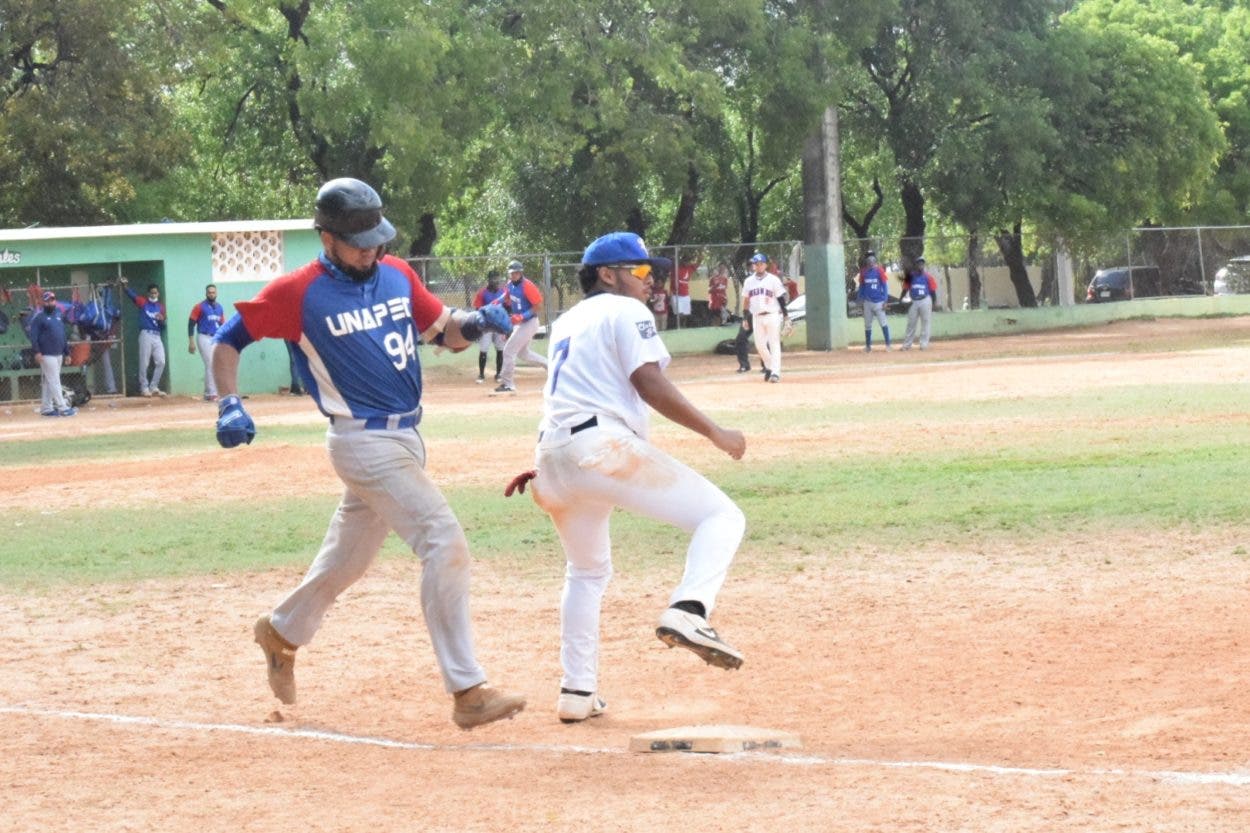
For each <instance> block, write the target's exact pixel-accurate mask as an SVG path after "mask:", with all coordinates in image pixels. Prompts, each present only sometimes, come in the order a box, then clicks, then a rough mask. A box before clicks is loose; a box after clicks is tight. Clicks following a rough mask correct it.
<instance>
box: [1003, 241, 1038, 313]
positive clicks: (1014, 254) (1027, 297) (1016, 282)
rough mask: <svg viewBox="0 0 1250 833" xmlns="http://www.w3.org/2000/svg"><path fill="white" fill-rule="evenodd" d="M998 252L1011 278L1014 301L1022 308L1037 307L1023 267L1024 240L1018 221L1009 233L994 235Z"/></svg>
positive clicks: (1031, 285) (1025, 268) (1027, 272)
mask: <svg viewBox="0 0 1250 833" xmlns="http://www.w3.org/2000/svg"><path fill="white" fill-rule="evenodd" d="M994 242H995V243H997V244H998V251H999V252H1001V253H1002V256H1003V262H1005V263H1006V264H1007V273H1008V275H1010V276H1011V285H1012V286H1014V287H1015V288H1016V300H1017V301H1019V302H1020V306H1022V307H1035V306H1037V295H1035V294H1034V293H1033V284H1032V283H1031V282H1030V281H1029V270H1028V267H1027V266H1025V265H1024V240H1023V235H1022V234H1021V232H1020V221H1019V220H1016V224H1015V225H1014V226H1012V228H1011V231H1000V232H999V233H998V234H996V235H994Z"/></svg>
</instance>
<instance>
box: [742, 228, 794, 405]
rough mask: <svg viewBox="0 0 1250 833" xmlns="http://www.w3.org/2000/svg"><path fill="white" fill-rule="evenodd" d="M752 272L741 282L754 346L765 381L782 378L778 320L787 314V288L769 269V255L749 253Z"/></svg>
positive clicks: (781, 319)
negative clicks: (758, 355) (762, 365)
mask: <svg viewBox="0 0 1250 833" xmlns="http://www.w3.org/2000/svg"><path fill="white" fill-rule="evenodd" d="M751 272H752V273H751V274H750V275H749V276H748V277H747V279H746V280H745V281H743V283H742V303H743V304H744V305H745V306H746V309H745V310H743V312H744V313H745V314H748V315H750V316H751V330H752V332H753V333H754V334H755V350H756V352H757V353H759V354H760V361H761V362H763V363H764V381H765V382H780V381H781V324H782V321H783V320H784V319H786V318H788V317H789V316H788V315H787V314H786V288H785V287H784V286H783V285H782V283H781V278H779V277H777V276H776V275H774V274H773V273H772V272H769V271H768V255H765V254H762V253H759V252H756V253H755V254H754V255H752V257H751Z"/></svg>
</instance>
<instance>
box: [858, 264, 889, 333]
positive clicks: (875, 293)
mask: <svg viewBox="0 0 1250 833" xmlns="http://www.w3.org/2000/svg"><path fill="white" fill-rule="evenodd" d="M858 295H859V300H860V301H861V302H863V305H864V352H865V353H871V352H872V321H873V319H874V318H875V319H876V320H877V321H879V322H881V335H882V336H883V337H884V338H885V349H886V350H889V349H890V325H889V324H888V323H887V322H886V318H885V305H886V303H887V302H888V301H889V300H890V289H889V284H888V283H887V280H886V276H885V270H884V269H882V268H881V267H880V266H878V265H877V253H876V252H869V253H868V256H867V257H865V258H864V265H863V266H862V267H861V268H860V270H859V290H858Z"/></svg>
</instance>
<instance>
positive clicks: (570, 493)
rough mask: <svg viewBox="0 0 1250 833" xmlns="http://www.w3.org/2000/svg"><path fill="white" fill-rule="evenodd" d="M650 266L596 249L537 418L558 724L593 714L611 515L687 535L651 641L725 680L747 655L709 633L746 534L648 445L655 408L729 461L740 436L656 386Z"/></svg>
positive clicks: (643, 256) (612, 246)
mask: <svg viewBox="0 0 1250 833" xmlns="http://www.w3.org/2000/svg"><path fill="white" fill-rule="evenodd" d="M667 263H668V262H667V261H665V260H664V259H662V258H652V257H651V256H650V255H649V254H648V253H647V249H646V247H645V246H644V245H643V242H642V240H641V239H640V238H639V237H638V235H636V234H632V233H629V232H614V233H612V234H608V235H605V236H604V237H600V238H599V239H598V240H596V241H594V242H593V243H591V244H590V246H589V247H588V248H587V249H586V252H585V254H584V255H583V257H582V268H581V271H580V272H579V273H578V280H579V282H580V283H581V287H582V291H583V292H585V293H586V297H585V299H584V300H582V301H581V302H580V303H578V304H576V305H575V306H574V307H573V308H572V309H570V310H568V311H567V312H565V313H564V314H563V315H561V316H560V318H559V319H557V320H556V322H555V323H554V324H553V325H552V328H551V338H550V347H549V351H550V352H549V354H548V360H549V364H548V368H549V369H548V373H547V384H546V386H545V387H544V389H543V419H542V424H541V432H540V434H539V442H538V449H537V451H536V453H535V461H536V466H535V469H536V472H537V474H535V473H534V472H527V473H525V474H522V475H520V476H518V477H517V478H516V479H515V480H514V481H513V482H512V484H510V485H509V487H508V490H507V492H508V494H511V493H512V491H513V489H515V488H518V487H520V488H521V489H522V490H524V485H525V482H526V480H527V479H528V478H529V477H533V478H534V484H533V498H534V501H535V502H536V503H537V504H538V505H539V506H540V507H542V509H543V510H544V511H546V512H547V514H548V515H550V516H551V519H552V521H553V523H555V526H556V532H557V534H558V535H559V536H560V543H561V544H562V545H563V547H564V552H565V556H566V558H567V560H568V564H567V567H566V570H565V578H564V592H563V596H562V599H561V606H560V636H561V639H560V663H561V665H562V667H563V670H564V673H563V677H562V678H561V681H560V697H559V701H558V703H557V715H558V716H559V718H560V719H561V720H563V721H565V722H575V721H579V720H585V719H586V718H587V717H592V716H594V715H596V714H599V713H601V712H602V711H603V709H604V708H605V707H606V704H605V703H604V702H603V700H602V699H601V698H600V697H599V694H598V684H599V680H598V674H599V609H600V604H601V601H602V598H603V592H604V590H605V588H606V587H607V584H608V580H609V579H610V578H611V576H612V540H611V538H610V535H609V529H608V520H609V518H610V517H611V515H612V510H613V509H614V508H616V507H618V506H619V507H621V508H622V509H627V510H629V511H631V512H637V513H639V514H641V515H646V516H647V517H650V518H655V519H657V520H661V521H666V522H668V523H670V524H673V525H674V526H678V527H680V528H682V529H684V530H686V531H687V532H689V533H693V537H692V538H691V541H690V546H689V549H688V550H687V552H686V568H685V574H684V575H683V576H682V579H681V583H680V584H679V585H678V586H677V589H676V590H674V591H673V593H672V596H671V598H670V605H671V606H670V607H669V608H668V609H666V610H665V611H664V613H663V615H661V617H660V622H659V627H658V628H657V630H656V636H658V637H659V638H660V639H661V640H663V641H664V642H665V643H666V644H668V645H669V646H670V647H672V646H674V645H679V646H681V647H683V648H688V649H689V650H691V651H694V652H695V653H696V654H698V655H699V656H700V657H702V658H703V659H704V660H705V661H706V662H708V663H710V664H712V665H716V666H719V667H721V668H737V667H739V666H740V665H742V654H740V653H739V652H738V651H737V650H735V649H734V648H732V647H730V646H729V645H728V644H726V643H725V642H724V641H723V640H722V639H721V638H720V637H719V636H718V635H717V633H716V631H714V630H713V629H712V628H711V627H710V626H709V625H708V622H707V617H708V616H709V615H710V614H711V612H712V608H713V606H714V605H715V603H716V595H717V593H718V592H719V591H720V588H721V585H722V584H723V583H724V581H725V574H726V572H727V570H728V569H729V562H730V561H732V560H733V556H734V553H735V552H736V551H737V549H738V544H739V543H740V542H741V540H742V534H743V531H744V530H745V528H746V519H745V517H744V516H743V514H742V510H740V509H739V508H738V507H737V506H736V505H735V504H734V502H733V501H732V500H730V499H729V498H728V497H727V496H726V495H725V493H724V492H722V491H721V490H720V489H718V488H717V487H716V486H714V485H712V483H710V482H709V481H708V480H707V479H706V478H704V477H703V476H702V475H700V474H698V473H697V472H695V471H694V470H692V469H690V468H689V467H687V466H686V465H684V464H682V463H680V462H678V461H677V460H675V459H673V458H672V457H670V456H669V455H667V454H665V453H664V452H663V451H660V450H659V449H658V448H656V447H655V446H653V445H651V444H650V443H649V442H647V428H648V418H649V411H648V409H647V406H648V405H650V406H651V407H652V408H655V409H656V410H657V411H659V412H660V413H661V414H663V415H664V416H666V417H668V418H669V419H671V420H672V421H674V422H676V423H678V424H679V425H683V426H685V427H686V428H689V429H690V430H692V431H694V432H696V433H698V434H702V435H703V436H705V437H707V438H708V439H709V440H711V441H712V443H713V444H714V445H715V446H716V447H717V448H719V449H721V450H722V451H724V452H725V453H727V454H728V455H729V456H731V457H733V458H734V459H735V460H737V459H740V458H741V457H742V455H743V453H745V451H746V439H745V438H744V437H743V435H742V432H741V431H736V430H727V429H725V428H721V427H720V426H719V425H717V424H716V423H715V422H713V421H712V420H711V419H709V418H708V417H707V416H706V415H705V414H704V413H703V412H702V411H700V410H699V409H698V408H696V407H695V406H694V405H693V404H691V403H690V402H689V401H688V400H687V399H686V398H685V397H684V396H683V395H682V394H681V392H680V391H679V390H678V389H677V388H676V387H674V386H673V384H672V383H671V382H669V381H668V379H667V378H665V376H664V368H665V367H666V366H667V365H668V363H669V354H668V350H667V349H666V348H665V347H664V342H662V341H661V340H660V338H659V336H658V335H657V334H656V330H655V321H654V319H653V317H652V315H651V311H650V310H649V309H648V308H647V306H646V303H645V301H646V299H647V296H648V293H649V289H650V284H651V268H652V266H654V265H656V264H662V265H667Z"/></svg>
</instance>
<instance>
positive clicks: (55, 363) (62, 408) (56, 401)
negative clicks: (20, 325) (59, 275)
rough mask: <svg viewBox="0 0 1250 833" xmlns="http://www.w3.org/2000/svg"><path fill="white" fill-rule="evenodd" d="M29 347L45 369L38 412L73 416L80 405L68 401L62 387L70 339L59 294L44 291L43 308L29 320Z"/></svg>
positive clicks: (40, 366) (42, 368)
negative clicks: (66, 330) (58, 301)
mask: <svg viewBox="0 0 1250 833" xmlns="http://www.w3.org/2000/svg"><path fill="white" fill-rule="evenodd" d="M30 346H31V347H32V348H34V351H35V361H36V362H38V363H39V369H40V371H42V375H41V377H40V379H41V382H42V386H41V393H42V397H41V401H40V403H39V413H41V414H43V415H44V416H63V417H68V416H73V415H74V414H76V413H78V409H77V408H73V407H71V406H70V404H69V403H68V402H66V401H65V392H64V390H63V389H62V388H61V364H62V362H64V361H65V351H66V348H67V347H68V346H69V339H68V337H67V336H66V334H65V318H64V317H63V316H62V315H61V310H60V309H59V308H58V307H57V305H56V293H54V292H45V293H43V309H42V310H40V311H39V312H37V313H35V314H34V315H33V316H32V317H31V319H30Z"/></svg>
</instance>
